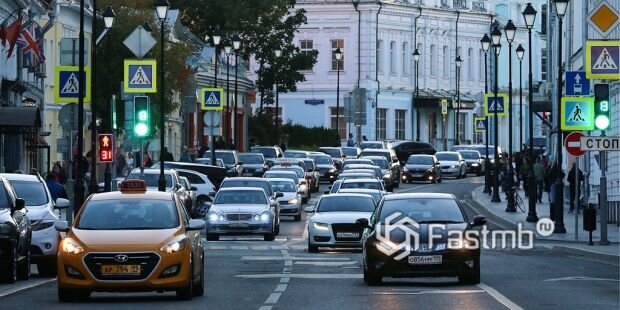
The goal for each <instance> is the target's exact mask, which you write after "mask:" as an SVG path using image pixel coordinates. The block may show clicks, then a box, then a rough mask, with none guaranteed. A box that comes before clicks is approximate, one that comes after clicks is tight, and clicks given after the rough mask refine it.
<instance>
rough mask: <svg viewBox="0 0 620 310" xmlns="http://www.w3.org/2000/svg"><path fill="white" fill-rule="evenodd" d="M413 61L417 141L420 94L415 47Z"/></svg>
mask: <svg viewBox="0 0 620 310" xmlns="http://www.w3.org/2000/svg"><path fill="white" fill-rule="evenodd" d="M413 62H414V64H415V100H414V102H415V116H416V121H415V127H416V129H415V138H416V140H417V141H420V109H419V107H420V104H419V103H418V98H419V96H420V82H419V77H420V76H419V74H418V64H419V62H420V52H419V51H418V49H417V48H416V49H415V51H414V52H413Z"/></svg>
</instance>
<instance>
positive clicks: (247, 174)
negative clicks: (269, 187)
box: [243, 172, 252, 177]
mask: <svg viewBox="0 0 620 310" xmlns="http://www.w3.org/2000/svg"><path fill="white" fill-rule="evenodd" d="M243 176H244V177H251V176H252V173H251V172H246V173H244V174H243Z"/></svg>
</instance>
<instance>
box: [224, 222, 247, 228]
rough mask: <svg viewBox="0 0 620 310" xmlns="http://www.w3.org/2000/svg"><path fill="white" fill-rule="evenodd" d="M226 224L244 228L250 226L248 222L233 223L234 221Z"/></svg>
mask: <svg viewBox="0 0 620 310" xmlns="http://www.w3.org/2000/svg"><path fill="white" fill-rule="evenodd" d="M228 225H229V226H230V227H240V228H244V227H249V226H250V224H248V223H235V222H233V223H229V224H228Z"/></svg>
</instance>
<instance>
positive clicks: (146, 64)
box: [123, 59, 157, 93]
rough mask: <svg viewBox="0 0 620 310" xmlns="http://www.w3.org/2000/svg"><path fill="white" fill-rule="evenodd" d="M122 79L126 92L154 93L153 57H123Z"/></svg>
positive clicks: (155, 79)
mask: <svg viewBox="0 0 620 310" xmlns="http://www.w3.org/2000/svg"><path fill="white" fill-rule="evenodd" d="M123 81H124V82H123V84H124V90H125V92H126V93H156V92H157V61H156V60H154V59H140V60H138V59H125V74H124V75H123Z"/></svg>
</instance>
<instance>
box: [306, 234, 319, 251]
mask: <svg viewBox="0 0 620 310" xmlns="http://www.w3.org/2000/svg"><path fill="white" fill-rule="evenodd" d="M308 253H319V247H318V246H316V245H313V244H312V243H310V236H308Z"/></svg>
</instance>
